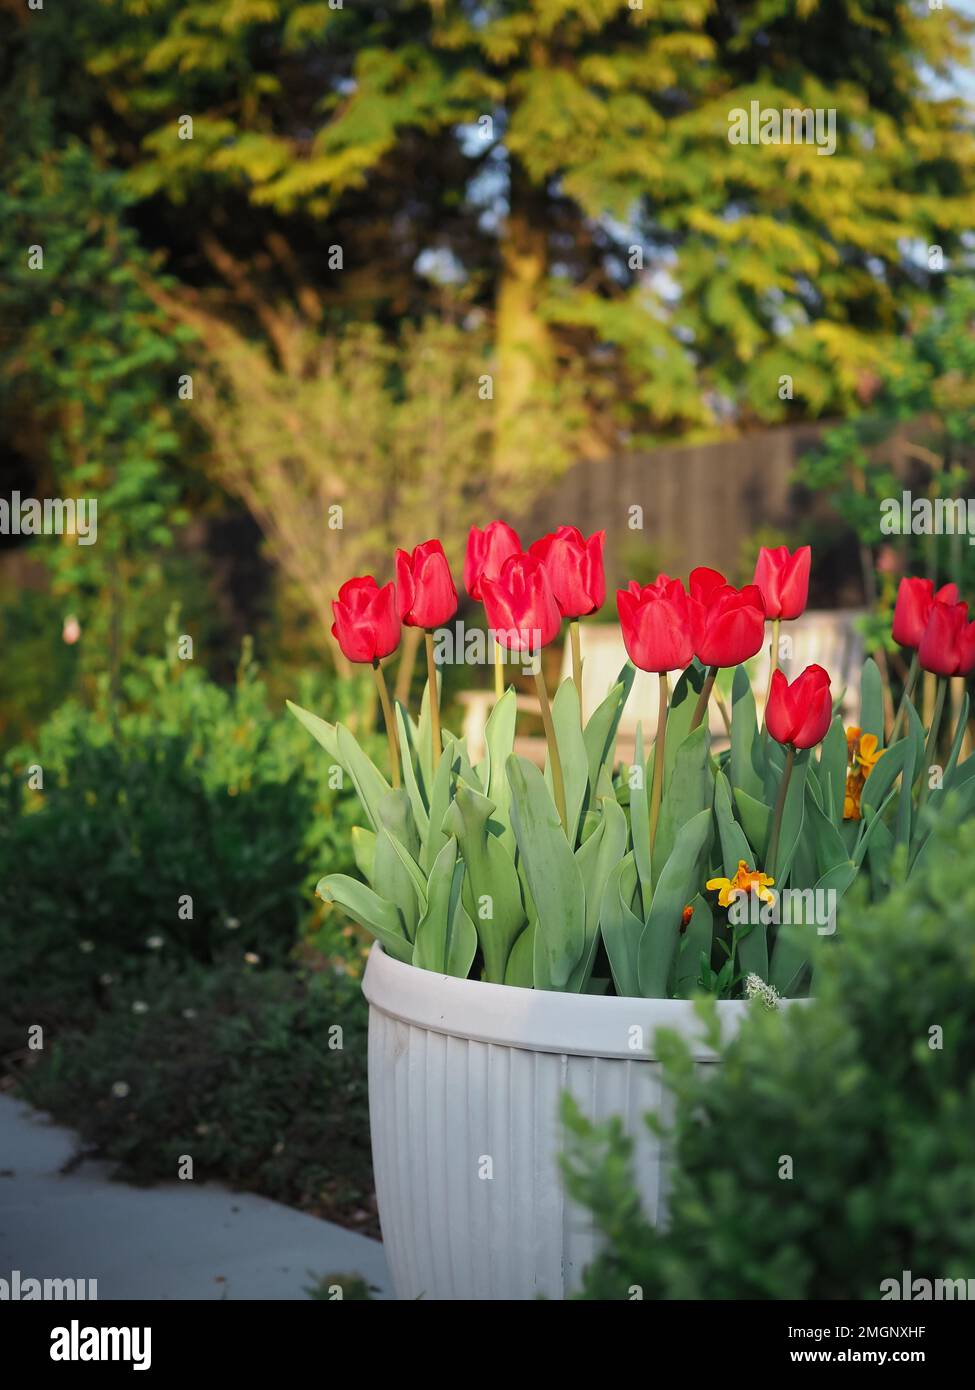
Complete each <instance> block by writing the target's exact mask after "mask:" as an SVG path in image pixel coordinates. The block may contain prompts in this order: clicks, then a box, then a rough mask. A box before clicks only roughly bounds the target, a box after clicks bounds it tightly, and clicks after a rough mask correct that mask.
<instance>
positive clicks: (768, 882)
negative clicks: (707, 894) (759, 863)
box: [705, 859, 775, 907]
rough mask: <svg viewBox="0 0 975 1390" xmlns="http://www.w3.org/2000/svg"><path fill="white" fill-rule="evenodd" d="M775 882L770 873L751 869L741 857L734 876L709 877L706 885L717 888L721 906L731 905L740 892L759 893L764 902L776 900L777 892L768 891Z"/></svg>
mask: <svg viewBox="0 0 975 1390" xmlns="http://www.w3.org/2000/svg"><path fill="white" fill-rule="evenodd" d="M774 882H775V879H774V878H769V876H768V874H763V873H760V872H759V870H758V869H750V868H749V867H748V865H747V864H746V863H745V861H744V859H739V860H738V872H737V873H736V874H735V876H734V878H709V879H708V881H707V883H706V884H705V887H706V888H711V889H716V890H717V893H718V906H719V907H730V906H731V903H732V899H734V898H736V897H737V896H738V894H739V893H757V894H758V896H759V898H760V899H761V900H762V902H763V903H771V902H774V901H775V894H774V893H770V892H769V891H768V890H769V889H770V888H771V887H772V885H773V884H774Z"/></svg>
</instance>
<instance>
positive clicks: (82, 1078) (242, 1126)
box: [18, 959, 376, 1233]
mask: <svg viewBox="0 0 975 1390" xmlns="http://www.w3.org/2000/svg"><path fill="white" fill-rule="evenodd" d="M366 1017H367V1013H366V1006H365V1003H364V1001H363V999H362V995H361V992H360V990H359V987H358V983H357V981H355V980H354V979H351V978H349V977H348V976H343V975H337V974H336V973H335V972H334V971H332V970H325V971H320V972H318V973H311V972H308V971H297V972H296V971H294V970H283V969H280V968H272V969H270V970H263V969H258V968H254V967H250V966H248V965H247V964H246V963H243V964H242V963H241V962H240V961H234V960H230V959H227V960H225V961H224V962H223V963H222V964H220V965H219V966H216V967H212V968H209V969H201V968H199V967H191V968H190V969H183V970H174V969H173V968H172V966H171V965H167V964H166V963H165V962H163V961H160V962H158V963H157V968H156V970H155V971H154V972H152V973H147V974H146V975H145V976H144V977H143V978H142V979H141V980H139V981H135V982H130V983H126V984H123V983H121V982H120V983H119V984H118V985H117V986H114V987H113V988H112V990H111V992H110V999H109V1000H108V1001H107V1003H106V1007H105V1009H104V1010H103V1011H101V1012H100V1013H99V1014H98V1016H97V1018H96V1019H95V1020H94V1021H93V1022H91V1023H89V1024H87V1025H86V1026H84V1027H81V1026H79V1024H78V1023H77V1022H75V1023H72V1024H69V1025H68V1026H67V1027H65V1028H64V1029H61V1030H58V1031H57V1032H56V1033H55V1034H54V1035H53V1037H51V1038H50V1039H49V1040H48V1041H47V1043H46V1047H45V1052H44V1053H43V1054H33V1057H32V1062H33V1063H34V1064H33V1065H30V1066H25V1067H23V1068H20V1069H19V1070H18V1076H19V1078H20V1080H21V1081H22V1083H23V1091H24V1094H25V1095H26V1097H27V1098H28V1099H29V1100H31V1101H32V1102H33V1103H34V1104H35V1105H37V1106H38V1107H40V1108H41V1109H44V1110H48V1111H50V1112H51V1113H53V1114H54V1115H55V1116H56V1117H57V1119H58V1120H60V1121H61V1122H62V1123H66V1124H69V1125H71V1126H72V1127H74V1128H75V1129H76V1130H77V1131H78V1133H79V1136H80V1139H81V1142H82V1144H83V1145H84V1146H86V1147H88V1148H90V1149H92V1150H94V1151H95V1152H97V1153H98V1154H99V1155H100V1156H102V1157H104V1158H106V1159H108V1160H109V1161H111V1162H112V1163H114V1164H115V1165H116V1169H117V1172H118V1175H119V1176H120V1177H125V1178H128V1179H129V1180H131V1181H135V1182H147V1183H151V1182H159V1181H167V1182H168V1181H173V1180H175V1178H176V1177H177V1175H178V1173H179V1171H180V1160H181V1158H182V1157H183V1156H184V1155H190V1156H191V1157H192V1159H193V1179H194V1181H197V1182H206V1181H207V1180H208V1179H209V1180H213V1179H221V1180H222V1181H224V1182H228V1183H230V1184H232V1185H233V1186H234V1187H236V1188H243V1189H245V1190H246V1189H251V1190H256V1191H258V1192H261V1193H262V1194H263V1195H265V1196H268V1197H273V1198H276V1199H277V1200H279V1201H285V1202H289V1203H291V1204H292V1205H294V1206H298V1207H302V1208H303V1209H305V1210H309V1211H312V1212H314V1213H315V1214H316V1215H320V1216H325V1217H328V1218H334V1219H337V1220H339V1221H340V1222H343V1223H345V1224H350V1223H351V1224H354V1225H355V1226H356V1227H357V1229H360V1230H366V1231H368V1232H370V1233H371V1232H373V1231H374V1230H375V1229H376V1220H375V1211H374V1207H373V1199H372V1195H371V1194H372V1164H371V1157H370V1152H369V1126H368V1103H367V1095H366Z"/></svg>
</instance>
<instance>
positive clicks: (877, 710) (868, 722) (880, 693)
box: [860, 656, 884, 747]
mask: <svg viewBox="0 0 975 1390" xmlns="http://www.w3.org/2000/svg"><path fill="white" fill-rule="evenodd" d="M860 732H861V733H863V734H873V736H874V737H875V738H876V740H877V743H878V744H879V745H880V746H881V747H883V742H884V683H883V681H882V679H881V676H880V669H879V667H878V666H877V663H876V662H875V661H874V659H873V657H872V656H868V657H867V659H866V661H865V662H864V663H863V669H862V671H861V672H860Z"/></svg>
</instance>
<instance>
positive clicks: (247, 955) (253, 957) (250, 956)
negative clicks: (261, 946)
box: [244, 951, 261, 965]
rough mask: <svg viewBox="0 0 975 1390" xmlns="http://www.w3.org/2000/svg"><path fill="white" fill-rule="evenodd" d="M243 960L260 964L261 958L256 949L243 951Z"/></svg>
mask: <svg viewBox="0 0 975 1390" xmlns="http://www.w3.org/2000/svg"><path fill="white" fill-rule="evenodd" d="M244 960H245V961H246V962H247V964H248V965H260V963H261V958H260V956H259V955H258V954H257V952H256V951H245V952H244Z"/></svg>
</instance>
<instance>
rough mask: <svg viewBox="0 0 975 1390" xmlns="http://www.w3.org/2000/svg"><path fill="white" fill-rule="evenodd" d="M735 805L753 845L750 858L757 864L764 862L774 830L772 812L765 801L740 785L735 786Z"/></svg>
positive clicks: (749, 841) (749, 840)
mask: <svg viewBox="0 0 975 1390" xmlns="http://www.w3.org/2000/svg"><path fill="white" fill-rule="evenodd" d="M735 805H736V807H737V808H738V819H739V820H740V821H741V826H742V829H743V830H744V832H745V835H746V836H747V838H748V843H749V844H750V845H751V847H752V853H751V855H750V859H752V860H754V863H755V865H758V864H764V863H765V856H766V854H767V853H768V841H769V835H770V834H771V831H772V812H771V810H770V809H769V807H768V806H766V805H765V803H764V801H758V800H756V798H755V797H754V796H750V795H749V794H748V792H746V791H745V790H744V789H743V788H742V787H738V786H736V787H735Z"/></svg>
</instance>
